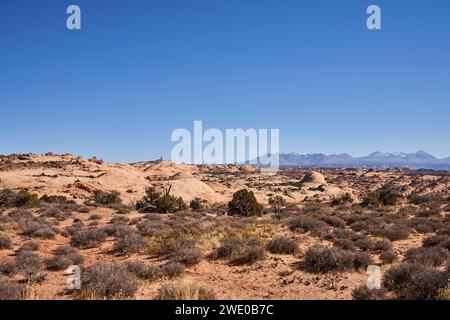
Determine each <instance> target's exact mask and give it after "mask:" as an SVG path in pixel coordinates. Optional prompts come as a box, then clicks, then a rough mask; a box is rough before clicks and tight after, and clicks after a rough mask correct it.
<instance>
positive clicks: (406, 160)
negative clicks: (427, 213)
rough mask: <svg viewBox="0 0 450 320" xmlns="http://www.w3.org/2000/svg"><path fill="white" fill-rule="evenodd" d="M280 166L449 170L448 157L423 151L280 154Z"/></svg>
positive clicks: (449, 159)
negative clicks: (355, 154)
mask: <svg viewBox="0 0 450 320" xmlns="http://www.w3.org/2000/svg"><path fill="white" fill-rule="evenodd" d="M280 165H281V166H285V167H286V166H288V167H329V168H360V167H368V168H409V169H434V170H450V157H449V158H445V159H438V158H436V157H434V156H432V155H431V154H428V153H426V152H424V151H418V152H416V153H403V152H396V153H385V152H380V151H376V152H373V153H371V154H369V155H368V156H364V157H352V156H351V155H349V154H346V153H343V154H331V155H326V154H322V153H315V154H305V153H302V154H300V153H281V154H280Z"/></svg>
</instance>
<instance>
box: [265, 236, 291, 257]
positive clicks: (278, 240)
mask: <svg viewBox="0 0 450 320" xmlns="http://www.w3.org/2000/svg"><path fill="white" fill-rule="evenodd" d="M266 249H267V251H269V252H270V253H280V254H294V253H297V252H298V243H297V241H296V240H292V239H290V238H288V237H284V236H278V237H274V238H273V239H271V240H270V241H268V242H267V244H266Z"/></svg>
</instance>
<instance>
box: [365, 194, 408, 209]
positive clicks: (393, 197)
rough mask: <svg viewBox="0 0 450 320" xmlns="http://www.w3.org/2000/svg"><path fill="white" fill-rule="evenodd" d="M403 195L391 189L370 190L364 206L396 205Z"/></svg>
mask: <svg viewBox="0 0 450 320" xmlns="http://www.w3.org/2000/svg"><path fill="white" fill-rule="evenodd" d="M400 199H401V196H400V195H399V194H397V193H395V192H393V191H390V190H382V191H376V192H370V193H369V194H367V196H366V197H365V198H364V200H363V202H362V205H363V206H375V207H379V206H394V205H396V204H397V203H399V201H400Z"/></svg>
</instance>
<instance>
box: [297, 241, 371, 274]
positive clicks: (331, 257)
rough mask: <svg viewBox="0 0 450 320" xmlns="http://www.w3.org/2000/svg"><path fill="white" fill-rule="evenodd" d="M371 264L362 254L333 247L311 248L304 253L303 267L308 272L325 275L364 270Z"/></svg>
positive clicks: (366, 256) (368, 258)
mask: <svg viewBox="0 0 450 320" xmlns="http://www.w3.org/2000/svg"><path fill="white" fill-rule="evenodd" d="M371 263H372V260H371V258H370V256H368V255H367V254H364V253H356V254H353V253H352V252H350V251H346V250H342V249H339V248H335V247H331V248H325V247H322V246H313V247H310V248H309V249H308V250H307V251H306V253H305V258H304V260H303V267H304V268H305V269H306V270H307V271H309V272H313V273H326V272H330V271H348V270H354V269H359V268H364V267H367V265H369V264H371Z"/></svg>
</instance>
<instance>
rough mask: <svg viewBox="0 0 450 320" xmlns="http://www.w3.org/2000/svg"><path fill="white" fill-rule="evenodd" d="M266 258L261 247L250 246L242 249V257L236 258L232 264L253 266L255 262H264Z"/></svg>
mask: <svg viewBox="0 0 450 320" xmlns="http://www.w3.org/2000/svg"><path fill="white" fill-rule="evenodd" d="M265 258H266V251H265V249H264V247H263V246H260V245H252V246H247V247H245V249H244V252H243V253H242V255H240V256H238V257H237V258H236V259H234V260H233V261H232V262H233V263H234V264H237V265H242V264H253V263H255V262H256V261H259V260H264V259H265Z"/></svg>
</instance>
